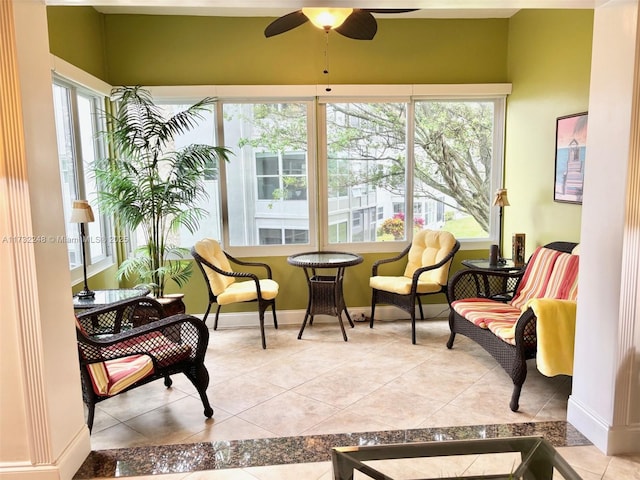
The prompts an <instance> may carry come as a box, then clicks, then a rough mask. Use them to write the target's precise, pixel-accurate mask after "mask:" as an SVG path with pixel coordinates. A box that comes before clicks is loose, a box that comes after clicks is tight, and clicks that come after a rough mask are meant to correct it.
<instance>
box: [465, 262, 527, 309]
mask: <svg viewBox="0 0 640 480" xmlns="http://www.w3.org/2000/svg"><path fill="white" fill-rule="evenodd" d="M461 263H462V265H464V266H465V267H467V268H470V269H471V270H477V271H480V272H484V273H488V274H492V273H496V274H497V275H495V276H493V275H483V276H482V277H481V280H482V287H483V288H480V285H479V283H480V278H479V277H476V278H475V281H476V284H477V288H478V291H481V292H485V296H486V297H487V298H491V299H492V300H498V301H501V302H508V301H509V300H511V299H512V298H513V294H514V292H515V287H516V283H517V280H518V279H517V278H516V277H513V276H510V275H509V274H510V273H513V272H518V271H520V270H522V269H523V268H524V266H516V265H515V264H514V263H513V260H511V259H509V258H505V259H503V260H502V262H498V264H497V265H491V264H490V263H489V260H488V259H486V258H481V259H468V260H462V262H461ZM502 274H505V275H502ZM491 282H495V283H497V284H499V287H498V290H499V292H500V293H494V294H490V293H489V292H491V291H492V288H491V287H492V285H491V284H490V283H491Z"/></svg>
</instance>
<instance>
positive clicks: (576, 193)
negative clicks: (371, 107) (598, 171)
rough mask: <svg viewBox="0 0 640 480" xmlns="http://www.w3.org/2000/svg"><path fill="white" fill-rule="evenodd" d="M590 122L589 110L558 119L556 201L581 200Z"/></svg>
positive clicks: (555, 178)
mask: <svg viewBox="0 0 640 480" xmlns="http://www.w3.org/2000/svg"><path fill="white" fill-rule="evenodd" d="M587 123H588V113H587V112H581V113H575V114H572V115H565V116H563V117H558V118H557V119H556V151H555V155H556V157H555V170H554V171H555V176H554V188H553V200H554V201H555V202H562V203H576V204H582V195H583V190H584V168H585V157H586V152H587Z"/></svg>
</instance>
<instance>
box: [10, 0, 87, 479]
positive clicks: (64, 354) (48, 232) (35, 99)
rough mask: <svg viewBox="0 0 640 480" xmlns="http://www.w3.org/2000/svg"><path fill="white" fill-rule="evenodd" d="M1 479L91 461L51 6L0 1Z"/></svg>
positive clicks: (56, 474)
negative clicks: (67, 236)
mask: <svg viewBox="0 0 640 480" xmlns="http://www.w3.org/2000/svg"><path fill="white" fill-rule="evenodd" d="M0 154H1V157H0V265H2V268H1V269H0V305H2V307H1V315H2V318H1V320H0V355H1V359H0V431H1V432H2V434H1V435H0V478H2V479H4V478H7V479H9V478H11V479H17V480H22V479H38V480H41V479H42V480H49V479H51V480H54V479H55V480H58V479H71V478H72V477H73V475H74V473H75V472H76V471H77V469H78V468H79V467H80V465H81V464H82V462H83V461H84V459H85V458H86V456H87V455H88V454H89V452H90V449H91V445H90V441H89V434H88V429H87V428H86V425H84V418H83V407H82V397H81V388H80V377H79V370H78V358H77V347H76V342H75V327H74V321H73V306H72V301H71V280H70V275H69V265H68V259H67V246H66V245H65V244H64V243H60V244H56V243H55V241H52V239H55V238H56V237H57V236H59V235H60V236H64V217H63V214H62V212H63V206H62V203H61V202H62V196H61V192H60V189H61V183H60V174H59V167H58V155H57V146H56V136H55V126H54V122H53V98H52V87H51V71H50V55H49V42H48V35H47V18H46V8H45V5H44V2H42V1H40V0H19V1H0Z"/></svg>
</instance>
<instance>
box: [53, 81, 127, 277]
mask: <svg viewBox="0 0 640 480" xmlns="http://www.w3.org/2000/svg"><path fill="white" fill-rule="evenodd" d="M103 101H104V99H103V97H101V96H100V95H97V94H94V93H92V92H90V91H87V90H84V89H82V88H79V87H77V86H75V85H74V84H72V83H67V82H64V81H62V80H56V81H55V82H54V84H53V106H54V116H55V125H56V137H57V144H58V159H59V162H60V177H61V181H62V202H63V207H64V218H65V231H66V236H65V238H64V239H60V240H61V241H64V242H65V243H66V244H67V250H68V253H69V267H70V269H71V270H72V273H74V279H75V278H76V277H77V278H80V275H81V273H80V267H82V249H81V242H80V229H79V226H78V224H76V223H69V218H70V216H71V207H72V204H73V201H74V200H78V199H86V200H87V201H88V202H89V204H90V205H91V207H92V210H93V213H94V218H95V221H94V222H91V223H89V224H87V226H88V230H87V232H86V235H87V243H86V245H87V268H91V266H93V265H97V264H99V263H100V262H106V263H111V262H112V256H113V251H114V245H113V243H114V241H115V239H114V238H113V237H112V236H111V235H110V233H111V230H110V224H109V222H108V221H107V220H106V218H105V217H104V216H103V215H102V214H101V213H100V208H99V206H98V204H97V202H96V192H97V188H98V186H97V185H96V183H95V179H94V178H93V175H92V174H91V168H90V165H91V163H92V162H94V161H95V160H96V159H97V158H98V157H99V156H100V155H103V152H104V149H103V147H102V144H101V142H100V141H99V140H98V137H97V133H98V132H99V131H100V130H101V129H102V126H101V123H100V117H101V116H100V114H99V111H100V105H101V102H103ZM74 269H77V270H76V271H75V272H74ZM76 274H77V275H76Z"/></svg>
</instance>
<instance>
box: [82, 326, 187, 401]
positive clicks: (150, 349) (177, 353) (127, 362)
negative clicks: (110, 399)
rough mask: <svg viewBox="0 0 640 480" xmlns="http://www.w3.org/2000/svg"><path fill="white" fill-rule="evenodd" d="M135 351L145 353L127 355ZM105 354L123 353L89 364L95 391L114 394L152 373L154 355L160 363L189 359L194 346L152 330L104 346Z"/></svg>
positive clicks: (161, 365)
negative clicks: (178, 341)
mask: <svg viewBox="0 0 640 480" xmlns="http://www.w3.org/2000/svg"><path fill="white" fill-rule="evenodd" d="M132 352H144V353H136V354H132V355H127V353H132ZM102 355H103V356H104V357H106V358H109V357H113V356H117V355H123V356H122V357H120V358H115V359H112V360H105V361H104V362H96V363H91V364H89V365H87V369H88V371H89V375H90V376H91V383H92V385H93V390H94V392H95V393H96V394H97V395H103V396H104V395H106V396H111V395H115V394H117V393H119V392H121V391H122V390H124V389H126V388H127V387H129V386H131V385H133V384H134V383H136V382H138V381H139V380H142V379H143V378H145V377H146V376H148V375H151V374H152V373H153V372H154V368H155V367H154V363H153V360H154V359H155V361H156V365H157V366H158V367H166V366H168V365H173V364H175V363H178V362H181V361H183V360H186V359H187V358H189V356H190V355H191V346H190V345H186V344H180V343H176V342H173V341H172V340H170V339H169V338H167V337H165V336H164V335H163V334H162V333H161V332H151V333H148V334H145V335H141V336H140V337H136V338H133V339H129V340H125V341H123V342H120V343H116V344H115V345H111V346H109V347H106V348H103V349H102Z"/></svg>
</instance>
